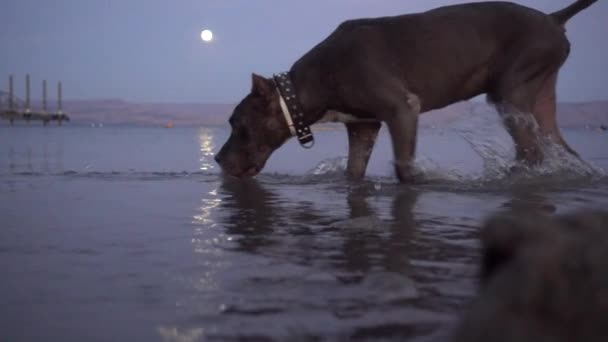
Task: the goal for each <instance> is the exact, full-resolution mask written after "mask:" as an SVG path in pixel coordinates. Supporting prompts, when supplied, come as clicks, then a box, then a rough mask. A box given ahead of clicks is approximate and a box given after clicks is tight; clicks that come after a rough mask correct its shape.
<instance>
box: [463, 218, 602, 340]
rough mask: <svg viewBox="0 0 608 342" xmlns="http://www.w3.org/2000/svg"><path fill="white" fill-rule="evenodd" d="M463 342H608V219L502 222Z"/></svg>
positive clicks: (495, 224)
mask: <svg viewBox="0 0 608 342" xmlns="http://www.w3.org/2000/svg"><path fill="white" fill-rule="evenodd" d="M482 243H483V260H482V267H481V292H480V294H479V296H478V298H476V299H475V300H474V302H473V303H472V305H471V307H470V310H469V312H468V313H467V314H466V315H465V318H464V320H463V322H462V324H461V326H460V327H459V329H458V331H457V335H456V341H459V342H464V341H467V342H478V341H479V342H481V341H484V342H485V341H494V342H501V341H518V342H527V341H530V342H532V341H534V342H537V341H556V342H561V341H585V342H593V341H598V342H599V341H608V321H607V320H608V212H590V211H587V212H579V213H576V214H571V215H565V216H561V217H550V216H545V215H541V214H523V215H514V214H511V215H500V216H497V217H494V218H492V219H491V220H490V221H489V222H488V223H487V224H486V227H485V228H484V231H483V236H482Z"/></svg>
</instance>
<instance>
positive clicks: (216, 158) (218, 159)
mask: <svg viewBox="0 0 608 342" xmlns="http://www.w3.org/2000/svg"><path fill="white" fill-rule="evenodd" d="M213 159H215V162H216V163H218V164H219V163H220V155H219V154H216V155H215V157H213Z"/></svg>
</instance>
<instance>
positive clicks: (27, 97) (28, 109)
mask: <svg viewBox="0 0 608 342" xmlns="http://www.w3.org/2000/svg"><path fill="white" fill-rule="evenodd" d="M30 105H31V103H30V74H27V75H25V121H27V123H28V125H29V123H30V112H31V107H30Z"/></svg>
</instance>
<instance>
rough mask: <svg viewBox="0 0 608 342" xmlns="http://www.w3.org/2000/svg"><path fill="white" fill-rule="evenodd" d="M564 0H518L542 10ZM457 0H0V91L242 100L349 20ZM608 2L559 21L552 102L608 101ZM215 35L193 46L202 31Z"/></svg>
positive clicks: (153, 99) (566, 0) (152, 99)
mask: <svg viewBox="0 0 608 342" xmlns="http://www.w3.org/2000/svg"><path fill="white" fill-rule="evenodd" d="M572 1H573V0H519V1H515V2H517V3H520V4H523V5H527V6H533V7H535V8H537V9H540V10H543V11H545V12H552V11H554V10H557V9H561V8H562V7H565V6H566V5H568V4H569V3H570V2H572ZM462 2H464V1H456V0H298V1H296V0H105V1H104V0H3V1H2V5H1V6H0V89H5V90H6V89H7V88H8V85H7V82H8V80H7V78H8V75H9V74H11V73H12V74H14V75H15V77H16V78H17V84H16V87H17V91H18V95H19V96H23V94H22V93H23V91H22V89H21V88H22V87H23V83H24V81H23V78H24V77H25V76H24V75H25V74H26V73H28V72H29V73H30V74H31V75H32V80H33V82H34V83H33V91H34V92H35V97H38V96H37V95H38V93H40V90H39V89H40V85H39V83H40V80H41V79H42V78H46V79H48V80H49V81H50V82H51V84H54V83H55V82H56V81H57V80H63V82H64V93H65V97H66V98H69V99H92V98H93V99H94V98H122V99H126V100H130V101H146V102H222V103H225V102H227V103H232V102H236V101H238V100H240V98H241V97H242V96H243V95H245V94H246V93H247V92H248V90H249V88H250V75H251V72H257V73H260V74H263V75H265V76H270V75H271V74H272V73H273V72H279V71H283V70H285V69H288V68H289V67H290V66H291V64H292V63H293V62H295V60H296V59H297V58H299V57H300V56H301V55H302V54H303V53H305V52H306V51H308V50H309V49H310V48H312V47H313V46H314V45H315V44H316V43H318V42H319V41H320V40H322V39H323V38H325V37H326V36H327V35H328V34H329V33H330V32H331V31H332V30H333V29H334V28H335V27H336V26H337V25H338V24H339V23H340V22H341V21H343V20H345V19H351V18H360V17H374V16H384V15H397V14H403V13H409V12H419V11H423V10H427V9H431V8H434V7H437V6H442V5H448V4H455V3H462ZM606 18H608V2H607V1H599V2H598V3H596V4H594V5H593V6H592V7H591V8H590V9H588V10H587V11H585V12H583V13H581V14H579V15H578V16H577V17H575V18H574V19H573V20H571V21H570V22H569V24H568V26H567V28H568V37H569V38H570V41H571V43H572V53H571V55H570V59H569V60H568V62H567V63H566V65H565V66H564V67H563V69H562V73H561V78H560V82H559V87H558V90H559V96H560V100H562V101H586V100H596V99H608V86H606V85H607V84H608V31H607V24H606V20H607V19H606ZM204 28H208V29H211V30H212V31H213V32H214V34H215V37H216V40H215V41H214V42H213V43H212V44H203V43H202V41H201V39H200V31H201V30H202V29H204Z"/></svg>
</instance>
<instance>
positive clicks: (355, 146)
mask: <svg viewBox="0 0 608 342" xmlns="http://www.w3.org/2000/svg"><path fill="white" fill-rule="evenodd" d="M345 125H346V130H347V132H348V166H347V168H346V176H347V177H348V178H349V179H361V178H363V177H364V176H365V170H366V169H367V163H368V162H369V158H370V156H371V154H372V150H373V149H374V144H375V143H376V138H377V137H378V131H379V130H380V126H381V123H380V122H351V123H347V124H345Z"/></svg>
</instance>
